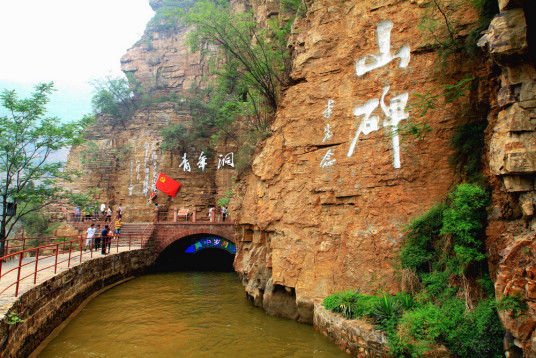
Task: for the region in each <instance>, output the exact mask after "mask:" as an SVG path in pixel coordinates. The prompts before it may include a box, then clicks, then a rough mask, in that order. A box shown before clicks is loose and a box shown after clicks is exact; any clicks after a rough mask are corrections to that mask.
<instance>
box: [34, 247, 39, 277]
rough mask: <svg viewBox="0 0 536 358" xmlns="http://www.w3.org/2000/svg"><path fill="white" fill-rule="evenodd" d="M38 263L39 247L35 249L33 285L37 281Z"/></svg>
mask: <svg viewBox="0 0 536 358" xmlns="http://www.w3.org/2000/svg"><path fill="white" fill-rule="evenodd" d="M38 263H39V249H35V272H34V285H35V284H36V283H37V265H38Z"/></svg>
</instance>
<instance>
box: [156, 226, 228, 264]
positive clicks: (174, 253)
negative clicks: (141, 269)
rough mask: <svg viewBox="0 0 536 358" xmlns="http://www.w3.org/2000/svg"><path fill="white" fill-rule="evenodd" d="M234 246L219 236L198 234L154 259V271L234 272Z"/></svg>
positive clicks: (175, 243)
mask: <svg viewBox="0 0 536 358" xmlns="http://www.w3.org/2000/svg"><path fill="white" fill-rule="evenodd" d="M235 253H236V248H235V246H234V244H233V243H232V242H231V241H229V240H227V239H225V238H223V237H220V236H216V235H208V234H199V235H192V236H188V237H185V238H182V239H180V240H177V241H175V242H174V243H172V244H171V245H169V246H168V247H167V248H166V249H165V250H164V251H163V252H162V253H161V254H160V255H159V256H158V258H157V259H156V261H155V271H157V272H174V271H216V272H234V268H233V261H234V256H235Z"/></svg>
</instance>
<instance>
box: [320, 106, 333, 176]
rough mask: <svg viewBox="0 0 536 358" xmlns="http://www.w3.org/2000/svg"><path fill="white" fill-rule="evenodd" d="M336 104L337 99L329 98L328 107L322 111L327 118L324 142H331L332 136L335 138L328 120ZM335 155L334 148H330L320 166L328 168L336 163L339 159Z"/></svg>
mask: <svg viewBox="0 0 536 358" xmlns="http://www.w3.org/2000/svg"><path fill="white" fill-rule="evenodd" d="M334 104H335V101H334V100H332V99H328V104H327V105H326V109H325V110H324V111H323V112H322V115H323V116H324V118H325V119H326V124H325V126H324V139H322V143H324V142H329V141H330V140H331V138H333V132H331V126H330V124H329V122H327V120H329V119H330V118H331V114H332V112H333V105H334ZM333 155H335V150H334V149H328V151H327V152H326V154H325V155H324V157H323V158H322V160H321V161H320V168H328V167H331V166H333V165H334V164H335V162H336V161H337V160H336V159H333V158H332V156H333Z"/></svg>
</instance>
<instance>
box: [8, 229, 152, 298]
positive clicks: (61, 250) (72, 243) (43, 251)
mask: <svg viewBox="0 0 536 358" xmlns="http://www.w3.org/2000/svg"><path fill="white" fill-rule="evenodd" d="M62 239H63V238H62ZM25 240H35V239H25ZM147 240H148V237H147V236H146V235H143V234H121V235H117V236H111V237H108V238H105V243H104V244H106V245H107V248H106V254H109V253H112V252H113V250H115V252H119V251H120V249H122V251H127V250H131V249H134V248H142V247H145V246H146V244H147ZM7 241H10V240H7ZM85 244H86V238H85V237H82V235H79V236H77V237H76V238H75V239H71V240H68V241H63V242H55V243H48V244H43V245H42V246H38V247H35V248H30V249H25V250H21V251H18V252H14V253H11V254H8V255H5V256H2V257H0V295H2V294H4V293H5V292H7V291H8V290H10V289H14V291H15V297H17V296H18V295H19V290H20V285H21V283H28V282H29V280H31V279H32V278H33V284H36V283H37V274H38V273H40V272H44V271H46V270H49V271H52V269H53V271H54V274H56V273H57V272H58V269H59V268H60V269H62V268H69V267H71V265H73V264H76V262H78V263H81V262H82V261H83V260H84V258H85V259H86V260H88V259H91V258H93V255H94V254H98V252H99V251H95V249H98V250H100V249H101V248H102V246H100V245H99V246H98V245H95V243H94V241H93V240H92V242H91V243H90V245H89V246H86V245H85ZM23 245H24V243H23ZM101 245H102V243H101ZM6 252H7V251H6ZM50 274H51V273H50Z"/></svg>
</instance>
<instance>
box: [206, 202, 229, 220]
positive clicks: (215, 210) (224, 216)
mask: <svg viewBox="0 0 536 358" xmlns="http://www.w3.org/2000/svg"><path fill="white" fill-rule="evenodd" d="M217 214H221V221H225V220H227V208H226V207H225V206H221V207H220V209H219V210H218V208H216V207H214V206H212V207H210V209H208V217H209V220H210V221H212V222H213V221H216V215H217Z"/></svg>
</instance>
